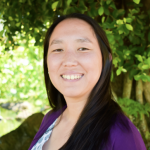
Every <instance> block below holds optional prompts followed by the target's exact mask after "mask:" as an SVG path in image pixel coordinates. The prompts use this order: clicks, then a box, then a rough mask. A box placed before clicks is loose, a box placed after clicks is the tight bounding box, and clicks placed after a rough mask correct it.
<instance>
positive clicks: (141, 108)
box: [117, 98, 150, 120]
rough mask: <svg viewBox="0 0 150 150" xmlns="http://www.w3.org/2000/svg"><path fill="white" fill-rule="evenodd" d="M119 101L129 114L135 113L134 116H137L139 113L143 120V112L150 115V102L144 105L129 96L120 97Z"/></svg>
mask: <svg viewBox="0 0 150 150" xmlns="http://www.w3.org/2000/svg"><path fill="white" fill-rule="evenodd" d="M117 102H118V103H119V104H120V106H121V107H122V109H123V110H124V111H125V112H126V114H127V115H128V116H129V115H133V116H134V117H136V118H137V117H138V115H140V117H141V118H140V119H141V120H142V114H145V115H147V116H148V117H149V113H150V104H148V103H146V104H144V105H142V104H140V103H139V102H137V101H134V100H132V99H128V98H118V101H117Z"/></svg>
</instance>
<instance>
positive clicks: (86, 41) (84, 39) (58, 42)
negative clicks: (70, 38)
mask: <svg viewBox="0 0 150 150" xmlns="http://www.w3.org/2000/svg"><path fill="white" fill-rule="evenodd" d="M75 41H76V42H78V43H92V41H91V40H90V39H89V38H80V39H76V40H75ZM61 43H63V40H59V39H56V40H53V41H52V42H51V44H50V45H53V44H61Z"/></svg>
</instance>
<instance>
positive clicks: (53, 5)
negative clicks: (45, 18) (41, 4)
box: [52, 1, 59, 11]
mask: <svg viewBox="0 0 150 150" xmlns="http://www.w3.org/2000/svg"><path fill="white" fill-rule="evenodd" d="M58 2H59V1H56V2H54V3H53V4H52V9H53V11H55V10H56V7H57V5H58Z"/></svg>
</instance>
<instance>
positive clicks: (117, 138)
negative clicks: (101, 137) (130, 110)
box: [29, 107, 146, 150]
mask: <svg viewBox="0 0 150 150" xmlns="http://www.w3.org/2000/svg"><path fill="white" fill-rule="evenodd" d="M65 108H66V107H64V109H65ZM49 113H50V112H48V113H47V114H46V115H45V117H44V118H43V121H42V123H41V126H40V129H39V131H38V132H37V134H36V135H35V137H34V140H33V141H32V143H31V145H30V148H29V150H31V149H32V147H33V146H34V145H35V144H36V143H37V142H38V140H39V139H40V138H41V137H42V136H43V134H44V133H45V132H46V130H47V129H48V127H49V126H51V125H52V124H53V122H54V121H55V120H56V119H57V118H58V117H59V116H60V114H61V111H57V112H54V113H51V114H50V115H49ZM122 119H123V120H124V121H126V122H127V123H128V124H129V130H127V129H126V128H125V127H124V126H122V124H121V123H120V120H122ZM54 129H55V128H54ZM54 129H52V130H54ZM66 130H67V127H66ZM52 133H53V131H52ZM59 136H60V137H61V136H62V135H61V133H59ZM50 140H51V136H50V139H49V140H48V142H49V143H50ZM62 141H65V139H62ZM48 142H47V143H48ZM65 142H66V141H65ZM54 143H57V145H55V144H54V147H59V146H62V144H64V143H59V142H58V141H55V142H54ZM45 144H46V143H45ZM44 146H45V145H44ZM44 146H43V149H42V150H48V149H52V150H57V149H53V148H46V146H45V147H44ZM37 150H38V149H37ZM104 150H146V147H145V145H144V142H143V139H142V137H141V135H140V133H139V131H138V130H137V128H136V127H135V125H134V124H133V123H132V122H131V121H130V120H129V119H128V118H127V117H126V116H123V115H118V117H117V119H116V122H115V124H114V125H113V126H112V127H111V130H110V137H109V142H108V144H107V145H105V147H104Z"/></svg>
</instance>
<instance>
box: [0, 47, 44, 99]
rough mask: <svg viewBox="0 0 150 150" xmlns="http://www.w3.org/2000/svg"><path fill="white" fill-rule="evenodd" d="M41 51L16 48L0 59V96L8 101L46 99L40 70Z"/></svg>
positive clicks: (31, 48)
mask: <svg viewBox="0 0 150 150" xmlns="http://www.w3.org/2000/svg"><path fill="white" fill-rule="evenodd" d="M41 54H42V49H41V48H39V47H33V46H31V47H29V48H27V49H25V48H24V47H18V49H17V50H15V51H12V50H11V51H9V52H5V53H3V54H2V57H1V59H0V71H1V72H0V79H1V81H0V82H1V83H0V95H1V98H3V99H7V100H9V101H11V102H12V101H22V100H29V101H32V100H33V99H34V100H35V102H36V100H39V99H40V100H43V101H44V99H46V92H45V88H44V85H43V83H44V77H43V69H42V63H43V62H42V55H41Z"/></svg>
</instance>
